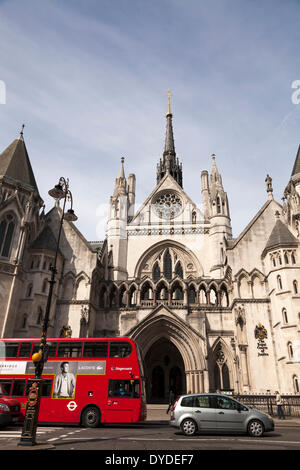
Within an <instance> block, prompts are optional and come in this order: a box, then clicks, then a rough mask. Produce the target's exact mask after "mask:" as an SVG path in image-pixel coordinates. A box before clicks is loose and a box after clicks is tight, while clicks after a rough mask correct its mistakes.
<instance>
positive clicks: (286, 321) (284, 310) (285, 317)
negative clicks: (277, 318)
mask: <svg viewBox="0 0 300 470" xmlns="http://www.w3.org/2000/svg"><path fill="white" fill-rule="evenodd" d="M282 319H283V323H284V324H287V323H288V316H287V311H286V309H285V308H283V309H282Z"/></svg>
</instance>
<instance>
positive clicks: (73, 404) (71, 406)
mask: <svg viewBox="0 0 300 470" xmlns="http://www.w3.org/2000/svg"><path fill="white" fill-rule="evenodd" d="M67 408H68V410H69V411H74V410H76V408H77V403H76V402H75V401H69V403H68V404H67Z"/></svg>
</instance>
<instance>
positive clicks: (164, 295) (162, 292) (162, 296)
mask: <svg viewBox="0 0 300 470" xmlns="http://www.w3.org/2000/svg"><path fill="white" fill-rule="evenodd" d="M156 298H157V300H168V288H167V286H166V285H165V284H164V283H163V282H162V283H160V284H159V286H158V287H157V291H156Z"/></svg>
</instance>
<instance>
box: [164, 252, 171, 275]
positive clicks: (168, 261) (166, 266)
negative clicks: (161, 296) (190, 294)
mask: <svg viewBox="0 0 300 470" xmlns="http://www.w3.org/2000/svg"><path fill="white" fill-rule="evenodd" d="M164 276H165V278H166V279H168V280H171V279H172V258H171V255H170V252H169V250H167V251H166V254H165V256H164Z"/></svg>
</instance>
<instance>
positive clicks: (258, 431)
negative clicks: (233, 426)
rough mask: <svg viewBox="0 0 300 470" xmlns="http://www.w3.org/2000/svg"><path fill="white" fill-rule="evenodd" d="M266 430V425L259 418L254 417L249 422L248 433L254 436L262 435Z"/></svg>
mask: <svg viewBox="0 0 300 470" xmlns="http://www.w3.org/2000/svg"><path fill="white" fill-rule="evenodd" d="M264 431H265V428H264V425H263V423H262V422H261V421H259V420H258V419H254V420H253V421H250V423H249V424H248V434H249V435H250V436H252V437H261V436H262V435H263V433H264Z"/></svg>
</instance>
